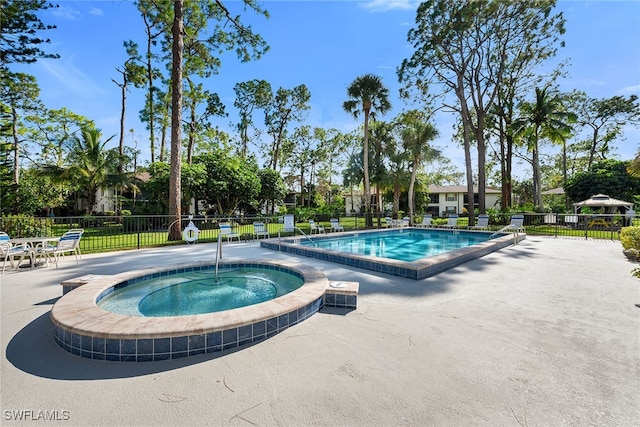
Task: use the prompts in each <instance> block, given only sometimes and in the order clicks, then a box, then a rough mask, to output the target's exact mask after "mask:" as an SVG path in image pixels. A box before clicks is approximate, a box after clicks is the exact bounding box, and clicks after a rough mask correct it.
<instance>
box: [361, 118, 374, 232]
mask: <svg viewBox="0 0 640 427" xmlns="http://www.w3.org/2000/svg"><path fill="white" fill-rule="evenodd" d="M363 160H364V161H363V167H364V171H363V172H364V215H365V221H366V226H367V227H373V218H371V186H370V183H369V111H368V110H366V109H365V110H364V156H363Z"/></svg>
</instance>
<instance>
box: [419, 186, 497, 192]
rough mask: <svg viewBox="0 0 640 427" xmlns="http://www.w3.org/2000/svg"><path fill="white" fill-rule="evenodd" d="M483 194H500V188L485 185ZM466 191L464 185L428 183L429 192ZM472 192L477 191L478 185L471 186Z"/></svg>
mask: <svg viewBox="0 0 640 427" xmlns="http://www.w3.org/2000/svg"><path fill="white" fill-rule="evenodd" d="M484 191H485V194H500V193H502V191H500V190H496V189H495V188H491V187H486V188H485V190H484ZM466 192H467V186H466V185H430V186H429V193H430V194H436V193H466ZM473 192H474V193H477V192H478V187H477V186H475V185H474V186H473Z"/></svg>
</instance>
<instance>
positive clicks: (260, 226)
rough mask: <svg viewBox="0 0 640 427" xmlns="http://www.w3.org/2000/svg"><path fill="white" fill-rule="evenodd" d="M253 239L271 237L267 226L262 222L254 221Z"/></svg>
mask: <svg viewBox="0 0 640 427" xmlns="http://www.w3.org/2000/svg"><path fill="white" fill-rule="evenodd" d="M253 237H255V238H256V239H260V237H266V238H269V237H271V236H270V235H269V230H267V226H266V225H265V224H264V222H262V221H256V222H254V223H253Z"/></svg>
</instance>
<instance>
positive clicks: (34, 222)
mask: <svg viewBox="0 0 640 427" xmlns="http://www.w3.org/2000/svg"><path fill="white" fill-rule="evenodd" d="M332 217H334V218H339V220H340V224H341V225H342V226H343V227H344V229H345V231H349V230H358V229H364V228H366V221H365V218H364V216H362V215H344V214H342V215H339V214H335V215H328V214H318V215H312V216H308V217H296V218H295V223H296V227H297V228H298V230H297V231H296V232H298V233H299V232H304V233H307V234H310V233H311V230H310V226H309V220H314V221H315V222H316V224H318V225H322V226H324V228H325V230H327V231H329V230H330V223H329V219H330V218H332ZM524 217H525V220H524V228H525V231H526V233H527V234H531V235H547V236H555V237H562V236H564V237H580V238H585V239H611V240H618V239H619V238H620V234H619V233H620V229H621V228H622V227H624V226H628V225H631V223H632V222H633V225H640V220H639V219H631V218H626V217H625V216H624V215H581V214H533V213H531V214H524ZM283 220H284V217H283V216H282V215H271V216H264V215H262V216H194V217H193V218H191V219H190V217H189V216H183V217H181V219H180V221H179V222H180V229H181V230H184V229H185V228H186V227H187V225H188V224H189V221H193V223H194V225H195V226H196V227H197V228H198V229H199V234H198V241H199V242H213V241H216V240H217V238H218V234H219V233H220V228H219V224H220V223H224V222H228V223H231V226H232V229H233V232H234V233H237V234H239V235H240V239H241V240H251V239H253V238H254V234H253V233H254V230H253V223H254V221H261V222H264V223H265V225H266V227H267V230H268V231H269V233H270V234H271V236H272V237H275V236H277V235H278V232H279V231H280V230H282V228H283V226H284V224H283ZM414 221H415V223H416V224H419V223H420V222H421V221H422V217H421V216H416V218H414ZM173 222H175V221H173ZM443 223H446V218H434V220H433V224H434V225H436V226H437V225H438V224H443ZM509 223H510V215H502V214H497V215H492V216H490V221H489V228H488V229H489V230H492V231H498V230H500V229H501V228H503V227H505V226H506V225H508V224H509ZM467 225H468V218H467V217H464V216H461V217H460V218H459V219H458V227H459V228H465V227H466V226H467ZM170 226H172V217H169V216H168V215H155V216H137V215H132V216H120V217H118V216H81V217H46V218H34V217H27V216H3V217H2V218H1V219H0V230H1V231H4V232H6V233H7V234H9V236H10V237H34V236H61V235H62V234H64V233H65V232H66V231H68V230H69V229H72V228H82V229H84V230H85V232H84V234H83V237H82V239H81V242H80V247H81V250H82V252H83V253H91V252H106V251H114V250H125V249H140V248H143V247H153V246H164V245H176V244H186V242H185V240H178V241H170V240H169V228H170ZM386 226H387V224H386V221H385V220H384V217H383V216H382V215H376V216H375V217H374V218H373V227H374V228H380V227H386ZM289 234H290V233H289ZM283 235H284V234H283Z"/></svg>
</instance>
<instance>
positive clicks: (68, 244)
mask: <svg viewBox="0 0 640 427" xmlns="http://www.w3.org/2000/svg"><path fill="white" fill-rule="evenodd" d="M81 237H82V234H80V233H69V232H67V233H64V234H63V235H62V237H60V240H59V241H58V243H57V244H56V245H55V246H54V245H48V244H47V245H38V246H36V248H35V255H36V256H39V257H40V258H42V257H44V258H45V260H46V262H47V264H49V261H50V260H51V258H53V260H54V261H55V263H56V268H58V259H59V258H60V257H61V256H62V257H64V256H65V254H67V253H72V254H73V255H75V257H76V264H79V263H80V249H79V248H78V246H79V245H80V238H81Z"/></svg>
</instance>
